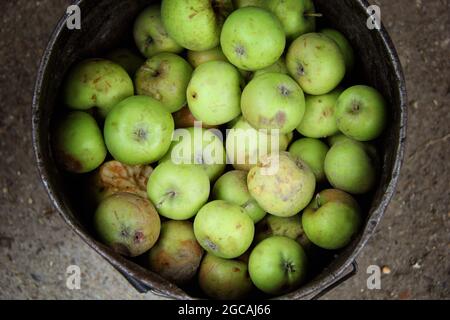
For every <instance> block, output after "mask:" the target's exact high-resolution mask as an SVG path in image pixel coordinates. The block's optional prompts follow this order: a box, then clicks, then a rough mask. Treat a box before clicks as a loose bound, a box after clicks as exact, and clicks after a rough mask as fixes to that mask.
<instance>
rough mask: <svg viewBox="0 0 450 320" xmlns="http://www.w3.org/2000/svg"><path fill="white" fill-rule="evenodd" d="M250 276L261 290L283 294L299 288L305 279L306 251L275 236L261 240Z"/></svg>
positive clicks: (288, 240)
mask: <svg viewBox="0 0 450 320" xmlns="http://www.w3.org/2000/svg"><path fill="white" fill-rule="evenodd" d="M248 271H249V273H250V278H251V280H252V282H253V283H254V284H255V286H256V287H257V288H258V289H260V290H261V291H263V292H265V293H267V294H271V295H279V294H283V293H286V292H289V291H292V290H294V289H296V288H297V287H298V286H300V285H301V284H302V282H303V281H304V280H305V277H306V272H307V258H306V254H305V252H304V250H303V248H302V246H301V245H300V244H298V243H297V242H296V241H295V240H292V239H290V238H287V237H280V236H274V237H270V238H267V239H265V240H263V241H262V242H260V243H259V244H258V245H257V246H256V247H255V248H254V249H253V251H252V253H251V254H250V259H249V263H248Z"/></svg>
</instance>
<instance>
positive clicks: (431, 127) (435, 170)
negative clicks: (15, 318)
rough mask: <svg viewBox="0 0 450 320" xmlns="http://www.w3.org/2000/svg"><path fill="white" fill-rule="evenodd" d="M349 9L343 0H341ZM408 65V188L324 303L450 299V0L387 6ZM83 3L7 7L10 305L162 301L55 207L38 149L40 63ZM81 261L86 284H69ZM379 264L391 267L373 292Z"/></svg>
mask: <svg viewBox="0 0 450 320" xmlns="http://www.w3.org/2000/svg"><path fill="white" fill-rule="evenodd" d="M334 1H336V2H339V1H341V0H334ZM370 2H371V3H372V4H377V5H379V6H380V8H381V18H382V21H383V23H384V25H385V26H386V28H387V30H388V32H389V33H390V35H391V37H392V39H393V41H394V43H395V45H396V48H397V51H398V53H399V56H400V59H401V62H402V64H403V68H404V72H405V76H406V81H407V88H408V99H409V123H408V145H407V152H406V156H405V161H404V165H403V168H402V174H401V178H400V182H399V184H398V187H397V192H396V194H395V196H394V198H393V200H392V202H391V203H390V205H389V208H388V210H387V212H386V214H385V216H384V218H383V220H382V222H381V224H380V225H379V227H378V228H377V230H376V232H375V234H374V236H373V237H372V238H371V240H370V241H369V243H368V244H367V246H366V248H365V249H364V250H363V252H362V254H361V255H360V256H359V258H358V260H357V262H358V264H359V272H358V274H357V275H356V276H355V277H353V278H352V279H350V280H348V281H347V282H345V283H344V284H342V285H341V286H339V287H338V288H336V289H334V290H333V291H331V292H330V293H328V294H327V295H325V296H324V297H323V299H449V298H450V289H449V282H450V255H449V252H450V200H449V199H450V183H449V181H450V165H449V163H450V59H449V57H450V1H448V0H429V1H423V0H397V1H389V0H377V1H370ZM70 3H71V1H67V0H42V1H35V0H33V1H32V0H16V1H1V4H0V12H2V18H1V22H0V59H1V60H0V90H1V91H0V101H1V112H2V116H1V117H0V270H1V272H0V288H1V289H2V290H0V299H155V298H157V297H155V296H153V295H152V294H145V295H140V294H138V293H137V292H136V291H135V290H134V288H133V287H131V285H129V284H128V282H127V281H126V280H125V279H124V278H123V277H122V276H121V275H120V274H119V273H118V272H116V271H115V270H114V269H113V268H112V267H111V266H110V265H109V264H108V263H106V262H105V261H104V260H103V259H102V258H101V257H100V256H99V255H97V254H96V253H95V252H94V251H93V250H91V249H90V248H89V247H88V246H87V245H86V244H85V243H84V242H82V240H81V239H80V238H78V236H76V235H75V234H74V233H73V232H72V231H71V230H70V229H69V227H68V226H66V224H65V223H64V221H63V220H62V218H60V216H59V215H58V213H57V212H56V211H55V209H54V208H53V207H52V204H51V203H50V201H49V199H48V197H47V194H46V192H45V190H44V187H43V186H42V184H41V182H40V178H39V176H38V173H37V170H36V167H35V164H34V161H35V160H34V154H33V150H32V145H31V99H32V93H33V86H34V81H35V77H36V71H37V69H38V66H39V62H40V58H41V56H42V53H43V51H44V48H45V46H46V44H47V41H48V39H49V37H50V34H51V32H52V30H53V27H54V26H55V25H56V23H57V21H58V19H59V18H60V17H61V16H62V15H63V14H64V13H65V10H66V8H67V7H68V6H69V5H70ZM73 264H75V265H78V266H80V269H81V272H82V278H81V289H80V290H69V289H67V287H66V268H67V267H68V266H69V265H73ZM369 265H378V266H380V268H382V271H383V273H382V278H381V289H380V290H368V289H367V285H366V281H367V278H368V276H369V275H368V274H367V273H366V270H367V267H368V266H369Z"/></svg>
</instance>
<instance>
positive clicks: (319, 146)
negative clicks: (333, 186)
mask: <svg viewBox="0 0 450 320" xmlns="http://www.w3.org/2000/svg"><path fill="white" fill-rule="evenodd" d="M329 149H330V148H328V146H327V145H326V144H325V143H323V142H322V141H320V140H319V139H313V138H302V139H299V140H297V141H295V142H294V143H292V145H291V146H290V147H289V153H290V154H291V155H292V156H294V157H295V158H298V159H300V160H302V161H304V162H305V163H306V164H307V165H308V166H309V167H310V168H311V170H312V171H313V172H314V175H315V176H316V181H317V182H325V181H326V177H325V170H324V164H325V157H326V156H327V153H328V151H329Z"/></svg>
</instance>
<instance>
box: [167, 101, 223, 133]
mask: <svg viewBox="0 0 450 320" xmlns="http://www.w3.org/2000/svg"><path fill="white" fill-rule="evenodd" d="M172 116H173V120H174V121H175V128H177V129H179V128H190V127H193V126H195V122H197V124H201V127H202V128H206V129H210V128H216V126H209V125H207V124H205V123H200V122H199V121H198V120H197V119H195V117H194V115H193V114H192V112H191V110H189V108H188V107H187V106H186V107H183V108H181V109H180V110H178V111H177V112H174V113H173V114H172Z"/></svg>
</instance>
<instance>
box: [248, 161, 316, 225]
mask: <svg viewBox="0 0 450 320" xmlns="http://www.w3.org/2000/svg"><path fill="white" fill-rule="evenodd" d="M247 183H248V189H249V191H250V194H251V195H252V197H253V198H255V200H256V201H257V202H258V204H259V205H260V206H261V208H263V209H264V210H265V211H266V212H268V213H271V214H273V215H275V216H279V217H291V216H294V215H296V214H297V213H299V212H300V211H301V210H303V209H304V208H305V207H306V206H307V205H308V204H309V202H310V201H311V199H312V197H313V196H314V190H315V188H316V178H315V176H314V173H313V172H312V170H311V169H310V168H309V166H308V165H307V164H306V163H305V162H303V161H302V160H300V159H297V158H294V157H293V156H291V155H290V154H289V153H288V152H282V153H280V154H279V155H278V154H277V155H271V156H267V157H263V158H262V160H261V163H260V164H258V166H256V167H253V168H252V169H251V170H250V172H249V175H248V177H247Z"/></svg>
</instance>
